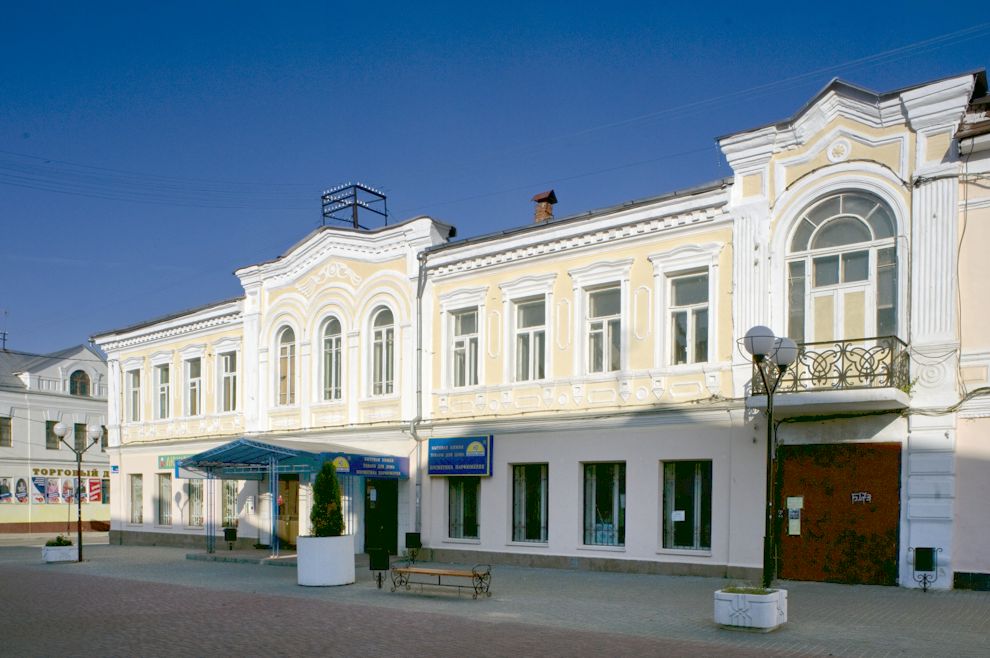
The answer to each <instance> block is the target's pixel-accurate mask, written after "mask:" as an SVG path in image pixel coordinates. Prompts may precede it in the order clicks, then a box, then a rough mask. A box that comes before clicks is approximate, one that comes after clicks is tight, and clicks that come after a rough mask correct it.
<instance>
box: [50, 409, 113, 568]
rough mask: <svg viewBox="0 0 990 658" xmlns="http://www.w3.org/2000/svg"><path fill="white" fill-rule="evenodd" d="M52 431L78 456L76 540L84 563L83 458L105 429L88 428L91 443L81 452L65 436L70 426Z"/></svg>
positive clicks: (60, 424)
mask: <svg viewBox="0 0 990 658" xmlns="http://www.w3.org/2000/svg"><path fill="white" fill-rule="evenodd" d="M52 431H53V432H54V433H55V436H57V437H58V440H59V441H61V442H62V443H63V444H64V445H65V447H66V448H68V449H69V450H71V451H72V452H73V453H74V454H75V455H76V540H77V542H78V544H77V545H78V547H79V551H78V553H77V554H76V555H77V561H79V562H82V561H83V554H82V553H83V546H82V456H83V453H84V452H86V451H87V450H89V449H90V448H92V447H93V446H95V445H96V442H97V441H99V440H100V437H101V436H102V435H103V428H101V427H100V426H99V425H90V426H89V427H87V428H86V436H87V438H89V443H88V444H86V445H84V446H83V447H82V449H81V450H80V449H79V448H77V447H76V446H73V445H69V444H68V443H67V442H66V440H65V435H66V434H68V433H69V426H68V425H66V424H65V423H62V422H58V423H55V427H53V428H52Z"/></svg>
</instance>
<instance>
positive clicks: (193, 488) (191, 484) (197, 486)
mask: <svg viewBox="0 0 990 658" xmlns="http://www.w3.org/2000/svg"><path fill="white" fill-rule="evenodd" d="M186 494H187V496H188V500H187V503H186V505H187V507H188V509H187V512H188V518H187V519H186V523H188V524H189V525H190V526H191V527H194V528H198V527H201V526H202V525H203V481H202V480H189V481H187V482H186Z"/></svg>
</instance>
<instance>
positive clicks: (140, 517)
mask: <svg viewBox="0 0 990 658" xmlns="http://www.w3.org/2000/svg"><path fill="white" fill-rule="evenodd" d="M130 506H131V517H130V518H131V523H144V476H142V475H141V474H140V473H132V474H131V478H130Z"/></svg>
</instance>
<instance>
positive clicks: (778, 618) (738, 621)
mask: <svg viewBox="0 0 990 658" xmlns="http://www.w3.org/2000/svg"><path fill="white" fill-rule="evenodd" d="M786 622H787V590H786V589H775V590H771V591H770V593H768V594H733V593H730V592H726V591H724V590H718V591H716V592H715V623H716V624H719V625H720V626H722V627H724V628H738V629H748V630H754V631H762V632H764V633H766V632H768V631H772V630H774V629H775V628H777V627H778V626H781V625H783V624H784V623H786Z"/></svg>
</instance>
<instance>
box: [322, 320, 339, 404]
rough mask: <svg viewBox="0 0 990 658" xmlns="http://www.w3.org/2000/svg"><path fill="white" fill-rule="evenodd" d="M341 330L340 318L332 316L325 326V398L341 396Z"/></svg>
mask: <svg viewBox="0 0 990 658" xmlns="http://www.w3.org/2000/svg"><path fill="white" fill-rule="evenodd" d="M340 345H341V331H340V320H338V319H337V318H330V319H329V320H327V322H326V324H325V325H324V326H323V399H324V400H339V399H340V397H341V389H340V376H341V362H340V359H341V350H340Z"/></svg>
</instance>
